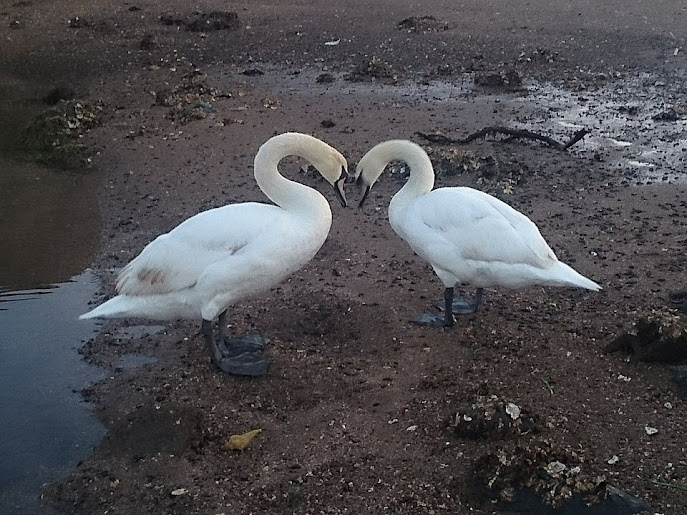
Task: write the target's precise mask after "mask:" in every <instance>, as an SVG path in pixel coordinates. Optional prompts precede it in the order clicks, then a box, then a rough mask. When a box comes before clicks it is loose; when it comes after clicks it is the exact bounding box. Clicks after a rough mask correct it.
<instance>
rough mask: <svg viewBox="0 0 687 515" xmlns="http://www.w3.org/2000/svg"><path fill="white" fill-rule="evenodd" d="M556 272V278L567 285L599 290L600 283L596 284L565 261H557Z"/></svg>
mask: <svg viewBox="0 0 687 515" xmlns="http://www.w3.org/2000/svg"><path fill="white" fill-rule="evenodd" d="M557 272H558V273H557V274H556V275H557V276H558V278H559V279H561V280H562V281H563V283H564V284H565V285H567V286H577V287H579V288H584V289H586V290H592V291H599V290H601V289H602V288H601V286H600V285H598V284H597V283H595V282H594V281H592V280H591V279H587V278H586V277H585V276H584V275H582V274H580V273H578V272H576V271H575V270H573V269H572V268H571V267H570V266H568V265H566V264H565V263H560V262H559V263H558V270H557Z"/></svg>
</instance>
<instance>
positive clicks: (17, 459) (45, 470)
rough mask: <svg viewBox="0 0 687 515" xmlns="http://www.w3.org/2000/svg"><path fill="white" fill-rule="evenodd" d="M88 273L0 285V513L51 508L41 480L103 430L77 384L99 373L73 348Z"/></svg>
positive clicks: (72, 460)
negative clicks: (33, 286)
mask: <svg viewBox="0 0 687 515" xmlns="http://www.w3.org/2000/svg"><path fill="white" fill-rule="evenodd" d="M96 287H97V285H96V281H95V278H94V277H93V276H92V274H91V273H90V272H86V273H84V274H81V275H79V276H77V277H75V278H73V280H72V281H70V282H67V283H65V284H61V285H57V286H53V287H49V288H42V289H37V290H30V291H2V292H0V309H2V311H1V312H0V328H1V329H0V332H1V334H2V338H0V342H1V343H0V412H1V413H2V415H3V416H2V417H0V434H2V438H1V439H0V513H3V514H11V513H51V511H50V510H48V509H47V508H45V507H42V506H41V505H40V503H39V500H38V496H39V494H40V487H41V485H42V484H43V483H46V482H49V481H52V480H55V479H56V478H58V477H60V476H61V475H63V474H66V473H67V472H68V471H69V470H70V469H71V468H72V467H73V466H74V465H76V463H77V462H78V461H79V460H80V459H83V458H84V457H86V455H87V454H88V453H89V452H90V450H91V449H92V448H93V447H94V446H95V445H96V444H97V443H98V442H99V441H100V439H101V438H102V436H103V435H104V432H105V430H104V428H103V427H102V426H101V424H100V423H99V422H98V421H97V420H96V419H95V417H93V416H92V415H91V414H90V413H89V412H88V410H87V407H86V406H85V404H84V403H83V401H82V400H81V395H80V393H79V392H80V391H81V389H82V388H83V387H84V386H85V384H86V383H88V382H91V381H95V380H97V379H99V378H100V377H101V374H102V373H101V372H100V371H98V370H97V369H95V368H94V367H90V366H88V365H87V364H86V363H85V362H84V361H83V360H82V359H81V356H80V355H79V354H78V347H79V346H80V345H81V342H83V341H84V340H87V339H88V338H90V337H91V336H92V335H93V333H94V331H95V329H96V325H95V323H94V322H91V321H79V320H77V316H78V315H79V314H80V313H81V312H83V311H84V309H85V308H86V306H87V303H88V301H89V300H90V299H91V298H92V297H93V295H94V293H95V289H96Z"/></svg>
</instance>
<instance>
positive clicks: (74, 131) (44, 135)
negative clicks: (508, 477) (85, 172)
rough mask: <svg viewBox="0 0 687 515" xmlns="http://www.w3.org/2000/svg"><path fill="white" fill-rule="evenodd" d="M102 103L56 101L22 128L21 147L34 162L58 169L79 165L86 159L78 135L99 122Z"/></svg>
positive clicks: (84, 162)
mask: <svg viewBox="0 0 687 515" xmlns="http://www.w3.org/2000/svg"><path fill="white" fill-rule="evenodd" d="M102 114H103V103H102V102H100V101H96V102H87V101H84V100H74V99H72V100H59V101H58V102H57V103H56V104H55V105H54V106H53V107H51V108H50V109H48V110H47V111H44V112H43V113H41V114H39V115H38V116H37V117H36V118H34V120H33V121H32V122H31V124H30V125H29V126H28V127H27V128H26V129H25V130H24V133H23V136H22V144H23V147H24V148H25V149H26V150H28V151H29V152H30V153H31V154H32V155H33V157H34V159H35V160H36V161H38V162H41V163H45V164H49V165H51V166H57V167H59V168H65V169H74V168H83V167H84V166H86V164H87V162H88V158H87V151H86V147H85V145H84V144H83V143H81V141H80V138H81V137H82V136H83V135H84V134H86V133H87V132H89V131H90V130H91V129H92V128H93V127H95V126H97V125H98V124H99V123H100V120H101V117H102Z"/></svg>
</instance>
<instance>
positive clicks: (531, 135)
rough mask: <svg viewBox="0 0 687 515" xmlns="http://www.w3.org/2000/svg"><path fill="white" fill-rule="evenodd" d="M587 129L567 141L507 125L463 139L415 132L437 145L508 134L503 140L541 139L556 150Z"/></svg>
mask: <svg viewBox="0 0 687 515" xmlns="http://www.w3.org/2000/svg"><path fill="white" fill-rule="evenodd" d="M589 132H590V131H589V130H587V129H580V130H579V131H577V132H576V133H575V134H573V136H572V138H570V140H569V141H568V142H567V143H561V142H559V141H556V140H555V139H553V138H550V137H548V136H544V135H543V134H537V133H536V132H532V131H528V130H520V129H509V128H507V127H485V128H484V129H482V130H480V131H477V132H475V133H473V134H470V135H469V136H468V137H467V138H464V139H453V138H449V137H447V136H444V135H443V134H425V133H422V132H416V133H415V134H416V135H417V136H419V137H421V138H422V139H425V140H427V141H429V142H430V143H436V144H438V145H467V144H468V143H470V142H472V141H475V140H476V139H480V138H485V137H487V136H489V135H496V134H503V135H506V136H508V138H506V139H505V141H512V140H514V139H531V140H536V141H541V142H543V143H546V144H547V145H549V146H551V147H553V148H555V149H556V150H563V151H565V150H568V149H569V148H570V147H572V146H573V145H574V144H575V143H577V142H578V141H580V140H581V139H582V138H584V137H585V136H586V135H587V134H589Z"/></svg>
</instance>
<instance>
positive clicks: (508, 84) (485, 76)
mask: <svg viewBox="0 0 687 515" xmlns="http://www.w3.org/2000/svg"><path fill="white" fill-rule="evenodd" d="M521 85H522V77H520V74H519V73H518V72H517V70H515V68H507V69H505V70H501V71H497V72H490V71H484V72H476V73H475V86H481V87H486V88H519V87H520V86H521Z"/></svg>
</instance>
